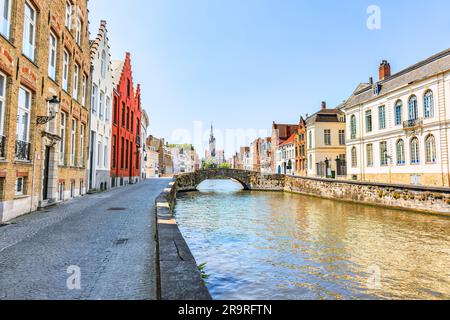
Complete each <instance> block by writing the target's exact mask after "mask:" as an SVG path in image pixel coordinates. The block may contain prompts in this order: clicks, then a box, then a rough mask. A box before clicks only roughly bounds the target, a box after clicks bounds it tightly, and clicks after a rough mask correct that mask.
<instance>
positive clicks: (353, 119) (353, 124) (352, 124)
mask: <svg viewBox="0 0 450 320" xmlns="http://www.w3.org/2000/svg"><path fill="white" fill-rule="evenodd" d="M350 132H351V139H356V116H355V115H352V117H351V118H350Z"/></svg>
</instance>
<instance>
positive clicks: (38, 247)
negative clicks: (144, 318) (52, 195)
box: [0, 179, 169, 300]
mask: <svg viewBox="0 0 450 320" xmlns="http://www.w3.org/2000/svg"><path fill="white" fill-rule="evenodd" d="M168 182H169V180H168V179H150V180H146V181H144V182H141V183H139V184H136V185H131V186H127V187H123V188H119V189H115V190H113V191H110V192H107V193H101V194H95V195H88V196H85V197H83V198H78V199H75V200H72V201H69V202H66V203H64V204H61V205H59V206H55V207H52V208H49V209H48V210H46V211H40V212H36V213H33V214H30V215H27V216H24V217H21V218H18V219H16V220H14V221H11V222H12V224H11V225H7V226H5V227H2V228H0V299H89V300H97V299H155V298H156V276H155V252H156V249H155V223H154V201H155V198H156V197H157V196H158V195H159V193H160V192H162V190H163V189H164V187H166V186H167V184H168ZM70 266H76V267H79V268H80V272H81V289H74V290H69V289H68V287H67V280H68V278H69V277H70V276H71V273H68V268H69V267H70Z"/></svg>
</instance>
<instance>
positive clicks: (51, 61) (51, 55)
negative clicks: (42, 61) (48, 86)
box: [48, 32, 58, 80]
mask: <svg viewBox="0 0 450 320" xmlns="http://www.w3.org/2000/svg"><path fill="white" fill-rule="evenodd" d="M57 52H58V38H57V37H56V36H55V34H54V33H53V32H50V37H49V52H48V76H49V77H50V78H52V79H53V80H56V55H57Z"/></svg>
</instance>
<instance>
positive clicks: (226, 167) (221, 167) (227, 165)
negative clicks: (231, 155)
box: [219, 162, 231, 169]
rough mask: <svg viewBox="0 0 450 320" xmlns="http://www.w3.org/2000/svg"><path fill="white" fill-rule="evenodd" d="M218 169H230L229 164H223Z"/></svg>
mask: <svg viewBox="0 0 450 320" xmlns="http://www.w3.org/2000/svg"><path fill="white" fill-rule="evenodd" d="M219 168H220V169H231V163H228V162H225V163H222V164H221V165H220V166H219Z"/></svg>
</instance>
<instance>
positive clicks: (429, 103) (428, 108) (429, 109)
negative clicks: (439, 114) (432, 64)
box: [423, 90, 434, 118]
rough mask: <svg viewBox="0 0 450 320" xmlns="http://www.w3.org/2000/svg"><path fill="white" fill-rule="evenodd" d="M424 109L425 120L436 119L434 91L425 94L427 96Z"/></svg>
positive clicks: (424, 97) (424, 99)
mask: <svg viewBox="0 0 450 320" xmlns="http://www.w3.org/2000/svg"><path fill="white" fill-rule="evenodd" d="M423 108H424V116H425V118H433V117H434V99H433V91H431V90H428V91H427V92H425V95H424V96H423Z"/></svg>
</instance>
